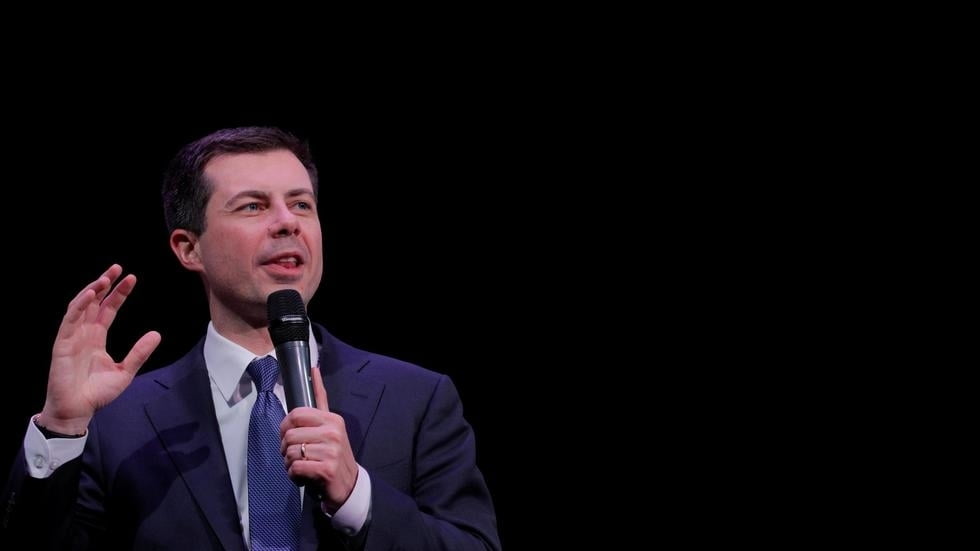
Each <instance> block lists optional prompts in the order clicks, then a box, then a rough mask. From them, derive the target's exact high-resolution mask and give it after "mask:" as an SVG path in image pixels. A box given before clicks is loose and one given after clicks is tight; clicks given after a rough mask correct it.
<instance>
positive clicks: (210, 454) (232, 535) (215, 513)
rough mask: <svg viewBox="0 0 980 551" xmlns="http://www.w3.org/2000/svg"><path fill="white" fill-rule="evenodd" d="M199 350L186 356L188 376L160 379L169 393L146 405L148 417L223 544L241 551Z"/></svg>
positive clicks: (241, 547) (219, 439) (222, 450)
mask: <svg viewBox="0 0 980 551" xmlns="http://www.w3.org/2000/svg"><path fill="white" fill-rule="evenodd" d="M197 352H198V354H196V355H195V354H194V353H192V354H190V355H189V356H188V357H187V358H185V360H184V361H185V362H186V363H187V369H185V370H183V371H182V373H184V374H185V375H186V376H183V377H174V378H173V379H172V380H157V382H158V383H159V384H160V385H161V386H164V387H165V388H168V389H169V392H165V393H163V395H162V396H161V397H159V398H157V399H156V400H154V401H152V402H149V403H147V404H146V408H145V409H146V415H147V417H149V419H150V423H152V424H153V428H154V429H155V430H156V431H157V434H158V436H159V437H160V440H161V441H162V442H163V445H164V447H165V448H166V450H167V453H168V454H169V455H170V459H171V460H172V461H173V463H174V465H175V466H176V467H177V470H178V471H179V472H180V476H181V478H182V479H183V480H184V483H185V484H186V485H187V488H188V490H190V492H191V494H192V495H193V496H194V499H195V500H196V501H197V504H198V506H200V508H201V510H202V511H203V512H204V516H205V517H206V518H207V520H208V522H209V523H210V524H211V528H212V529H213V530H214V532H215V534H217V536H218V539H219V540H220V541H221V544H222V545H223V546H224V548H225V549H227V550H229V551H232V550H242V551H243V550H244V549H245V544H244V540H243V539H242V534H241V524H240V521H239V518H238V506H237V505H236V503H235V495H234V492H233V490H232V487H231V477H230V476H229V474H228V463H227V461H226V460H225V454H224V448H223V447H222V445H221V434H220V432H219V431H218V421H217V419H216V417H215V414H214V403H213V399H212V397H211V392H210V388H211V386H210V382H209V380H208V374H207V370H206V369H205V368H204V359H203V356H202V355H201V352H200V349H198V350H197ZM202 456H203V461H201V460H200V458H201V457H202ZM190 458H194V460H193V461H191V460H190Z"/></svg>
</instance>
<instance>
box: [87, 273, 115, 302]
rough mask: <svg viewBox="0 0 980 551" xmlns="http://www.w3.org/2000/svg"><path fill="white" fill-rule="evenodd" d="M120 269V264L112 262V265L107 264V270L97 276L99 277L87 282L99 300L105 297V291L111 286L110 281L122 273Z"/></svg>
mask: <svg viewBox="0 0 980 551" xmlns="http://www.w3.org/2000/svg"><path fill="white" fill-rule="evenodd" d="M122 271H123V269H122V266H120V265H119V264H113V265H112V266H109V269H108V270H106V271H105V272H103V273H102V275H101V276H99V279H97V280H95V281H93V282H92V283H90V284H89V285H91V286H92V288H93V289H95V295H96V296H97V297H98V298H99V302H101V301H102V299H103V298H105V295H106V293H108V292H109V289H111V288H112V282H113V281H115V280H116V279H118V278H119V276H120V275H122ZM103 282H104V283H103Z"/></svg>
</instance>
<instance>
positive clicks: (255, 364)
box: [247, 356, 279, 392]
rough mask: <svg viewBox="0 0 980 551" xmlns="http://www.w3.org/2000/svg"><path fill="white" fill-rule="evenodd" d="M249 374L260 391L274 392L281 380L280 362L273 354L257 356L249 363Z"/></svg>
mask: <svg viewBox="0 0 980 551" xmlns="http://www.w3.org/2000/svg"><path fill="white" fill-rule="evenodd" d="M247 371H248V374H249V376H250V377H252V380H253V381H255V387H256V388H258V389H259V392H272V389H273V388H275V386H276V381H278V380H279V362H277V361H276V359H275V358H273V357H272V356H266V357H264V358H255V359H254V360H252V363H250V364H248V369H247Z"/></svg>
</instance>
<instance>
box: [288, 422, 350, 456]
mask: <svg viewBox="0 0 980 551" xmlns="http://www.w3.org/2000/svg"><path fill="white" fill-rule="evenodd" d="M336 439H337V437H336V434H331V433H330V432H324V431H323V429H321V428H320V427H297V428H293V429H290V430H288V431H286V434H284V435H283V437H282V439H280V440H279V453H283V454H284V453H286V448H287V447H289V446H298V445H300V444H302V443H304V442H305V443H306V445H307V447H309V445H310V444H312V443H313V442H330V441H333V440H336Z"/></svg>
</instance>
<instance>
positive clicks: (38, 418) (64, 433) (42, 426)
mask: <svg viewBox="0 0 980 551" xmlns="http://www.w3.org/2000/svg"><path fill="white" fill-rule="evenodd" d="M34 426H36V427H37V428H38V430H40V431H41V434H43V435H44V437H45V438H81V437H82V436H85V433H86V432H87V429H88V422H87V421H84V422H83V421H81V420H74V421H60V422H59V421H55V420H52V419H51V418H50V417H45V416H44V412H41V413H39V414H37V415H35V416H34Z"/></svg>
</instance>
